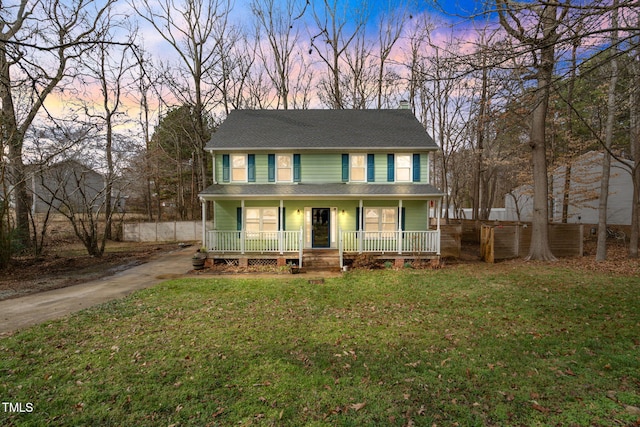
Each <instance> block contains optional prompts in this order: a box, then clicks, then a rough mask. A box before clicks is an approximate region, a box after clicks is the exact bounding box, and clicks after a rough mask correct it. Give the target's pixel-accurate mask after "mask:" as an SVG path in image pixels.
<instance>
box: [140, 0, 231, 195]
mask: <svg viewBox="0 0 640 427" xmlns="http://www.w3.org/2000/svg"><path fill="white" fill-rule="evenodd" d="M130 5H131V6H132V7H133V9H134V10H135V11H136V12H137V13H138V14H139V15H140V16H141V17H142V18H143V19H144V20H146V21H147V22H148V23H150V24H151V25H152V26H153V28H154V29H155V30H156V32H157V33H158V35H160V36H161V37H162V38H163V39H164V41H165V42H166V43H168V45H169V46H170V47H171V48H172V49H173V52H174V53H175V54H176V55H177V57H178V58H179V62H178V65H177V68H176V69H175V70H173V71H175V76H172V83H173V89H174V91H173V94H174V96H175V97H176V98H177V99H178V100H179V102H180V103H181V104H183V105H185V104H189V105H192V106H193V109H194V114H195V116H196V117H197V118H199V119H198V120H197V122H196V127H197V128H196V132H195V135H196V138H197V140H196V141H194V145H195V146H196V147H198V149H197V151H196V153H195V155H196V161H197V164H198V165H199V167H198V176H199V189H200V190H202V189H204V188H205V187H206V186H207V183H208V182H209V176H208V174H207V158H206V153H205V152H204V147H205V145H206V144H207V142H208V129H207V126H206V123H205V114H204V113H205V110H207V109H210V108H212V107H213V104H214V101H215V97H216V95H217V92H216V88H215V87H214V86H213V85H212V81H217V80H218V78H217V77H216V76H213V77H212V73H216V66H217V64H219V63H220V61H221V57H220V53H221V52H220V45H219V42H220V38H219V34H220V28H221V27H223V26H226V22H227V19H228V12H229V9H230V2H229V1H228V0H185V1H183V2H180V3H178V2H175V1H172V0H161V1H158V2H156V1H151V0H142V1H131V2H130Z"/></svg>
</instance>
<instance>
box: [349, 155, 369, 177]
mask: <svg viewBox="0 0 640 427" xmlns="http://www.w3.org/2000/svg"><path fill="white" fill-rule="evenodd" d="M349 177H350V181H353V182H365V181H366V180H367V155H366V154H351V155H350V156H349Z"/></svg>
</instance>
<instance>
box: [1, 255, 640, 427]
mask: <svg viewBox="0 0 640 427" xmlns="http://www.w3.org/2000/svg"><path fill="white" fill-rule="evenodd" d="M308 278H309V277H305V275H299V276H295V275H294V276H278V277H275V278H273V279H251V278H194V279H182V280H175V281H169V282H165V283H163V284H161V285H158V286H156V287H155V288H152V289H148V290H145V291H142V292H138V293H136V294H134V295H132V296H130V297H128V298H126V299H124V300H120V301H116V302H112V303H109V304H105V305H102V306H99V307H97V308H94V309H90V310H85V311H83V312H81V313H79V314H77V315H74V316H71V317H68V318H66V319H64V320H61V321H56V322H51V323H49V324H46V325H41V326H38V327H33V328H29V329H27V330H24V331H23V332H21V333H17V334H15V335H13V336H12V337H9V338H5V339H2V340H0V352H1V353H0V354H2V358H1V360H0V375H1V376H0V399H1V400H2V402H9V403H11V404H13V405H14V406H13V409H14V410H16V409H17V408H16V406H15V405H16V404H17V403H20V404H21V405H22V406H21V407H22V409H23V410H25V409H32V411H30V412H28V411H25V412H22V413H19V412H18V413H16V412H13V413H12V412H8V411H7V409H11V407H9V406H7V405H5V404H4V403H3V406H4V407H0V425H33V426H42V425H49V424H50V425H68V426H79V425H101V426H108V425H114V426H145V425H147V426H169V425H176V426H177V425H180V426H184V425H194V426H205V425H277V426H280V425H290V426H300V425H313V426H324V425H327V426H329V425H331V426H333V425H342V426H351V425H353V426H362V425H398V426H406V425H424V426H432V425H437V426H451V425H460V426H473V425H478V426H485V425H500V426H502V425H505V426H507V425H526V426H535V425H541V426H542V425H545V426H546V425H562V426H573V425H585V426H587V425H589V426H592V425H602V426H611V425H634V423H638V422H639V421H640V414H639V413H638V411H640V409H638V408H639V407H640V333H639V332H640V278H630V277H608V276H605V275H596V274H594V273H580V272H575V271H571V270H565V269H562V268H555V267H541V266H540V265H537V266H535V265H525V266H516V267H512V268H511V267H506V266H498V267H496V266H492V265H480V266H479V265H473V266H452V267H448V268H445V269H442V270H435V271H430V270H425V271H417V270H403V271H391V270H387V271H373V272H352V273H349V274H347V275H345V276H344V277H342V278H336V279H328V280H326V282H325V283H324V284H322V285H311V284H308V283H307V279H308ZM27 404H30V405H32V406H27Z"/></svg>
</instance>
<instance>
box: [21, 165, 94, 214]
mask: <svg viewBox="0 0 640 427" xmlns="http://www.w3.org/2000/svg"><path fill="white" fill-rule="evenodd" d="M29 169H30V172H29V174H28V176H29V178H28V179H29V180H30V182H29V183H28V188H29V190H30V191H31V196H32V198H33V202H32V207H31V211H32V212H34V213H42V212H47V211H48V210H51V209H53V210H67V211H73V212H83V211H86V210H87V209H88V208H91V210H92V211H94V212H95V211H97V210H99V209H100V208H102V206H103V204H104V200H103V195H104V185H105V181H104V177H103V176H102V175H101V174H99V173H98V172H96V171H94V170H93V169H91V168H89V167H88V166H86V165H84V164H82V163H80V162H78V161H76V160H64V161H61V162H58V163H55V164H53V165H51V166H46V167H38V168H35V167H30V168H29Z"/></svg>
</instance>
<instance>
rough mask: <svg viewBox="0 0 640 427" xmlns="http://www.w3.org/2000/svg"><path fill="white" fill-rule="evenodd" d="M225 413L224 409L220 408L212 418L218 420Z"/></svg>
mask: <svg viewBox="0 0 640 427" xmlns="http://www.w3.org/2000/svg"><path fill="white" fill-rule="evenodd" d="M223 412H224V408H218V410H217V411H216V412H214V413H213V414H212V415H211V418H217V417H219V416H220V415H222V413H223Z"/></svg>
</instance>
